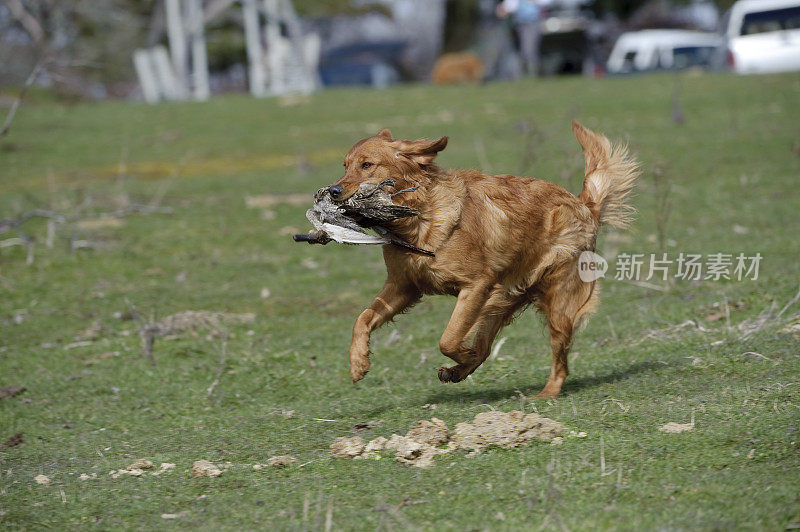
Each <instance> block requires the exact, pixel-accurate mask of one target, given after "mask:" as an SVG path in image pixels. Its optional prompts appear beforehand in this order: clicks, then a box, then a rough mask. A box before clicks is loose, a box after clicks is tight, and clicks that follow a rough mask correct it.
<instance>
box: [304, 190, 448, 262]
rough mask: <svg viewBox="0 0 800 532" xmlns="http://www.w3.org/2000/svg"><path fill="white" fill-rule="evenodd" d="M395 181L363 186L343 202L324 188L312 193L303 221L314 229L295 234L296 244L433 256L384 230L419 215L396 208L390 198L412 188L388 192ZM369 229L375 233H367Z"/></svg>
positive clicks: (406, 209)
mask: <svg viewBox="0 0 800 532" xmlns="http://www.w3.org/2000/svg"><path fill="white" fill-rule="evenodd" d="M394 185H395V181H394V179H387V180H385V181H382V182H380V183H378V184H373V183H362V184H361V186H359V187H358V190H357V191H356V192H355V193H354V194H353V195H351V196H350V197H349V198H347V199H346V200H344V201H334V200H333V198H331V195H330V192H329V191H328V189H327V188H321V189H319V190H318V191H317V193H316V194H314V206H313V207H312V208H311V209H309V210H308V211H306V218H308V221H309V222H311V225H313V226H314V231H311V232H310V233H307V234H301V235H294V240H295V242H308V243H309V244H327V243H328V242H330V241H332V240H333V241H334V242H339V243H340V244H394V245H396V246H400V247H403V248H405V249H408V250H411V251H414V252H416V253H421V254H423V255H428V256H433V253H432V252H430V251H427V250H424V249H420V248H418V247H416V246H414V245H412V244H409V243H408V242H406V241H404V240H402V239H401V238H399V237H398V236H396V235H394V234H393V233H392V232H391V231H390V230H389V229H387V228H386V227H384V226H385V225H386V224H388V223H389V222H393V221H394V220H398V219H400V218H408V217H410V216H417V215H419V211H417V210H416V209H412V208H411V207H406V206H403V205H397V204H396V203H394V202H393V201H392V197H393V196H395V195H397V194H400V193H402V192H410V191H413V189H408V190H401V191H398V192H395V193H390V192H388V190H387V189H390V188H393V187H394ZM365 229H371V230H372V231H374V232H375V233H376V234H374V235H373V234H370V233H367V232H366V231H365Z"/></svg>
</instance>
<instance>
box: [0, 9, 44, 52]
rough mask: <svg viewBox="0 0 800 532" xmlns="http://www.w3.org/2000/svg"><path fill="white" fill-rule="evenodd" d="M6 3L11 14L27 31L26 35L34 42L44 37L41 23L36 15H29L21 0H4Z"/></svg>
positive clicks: (40, 40) (38, 41)
mask: <svg viewBox="0 0 800 532" xmlns="http://www.w3.org/2000/svg"><path fill="white" fill-rule="evenodd" d="M6 5H7V6H8V9H9V10H10V11H11V15H12V16H13V17H14V19H16V20H17V21H18V22H19V23H20V24H21V25H22V27H23V28H25V31H27V32H28V35H30V36H31V39H33V40H34V42H37V43H40V42H42V40H43V39H44V30H42V25H41V24H39V21H38V20H36V17H34V16H33V15H31V14H30V13H29V12H28V10H27V9H25V6H24V5H22V2H21V0H6Z"/></svg>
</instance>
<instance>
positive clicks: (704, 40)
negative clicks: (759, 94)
mask: <svg viewBox="0 0 800 532" xmlns="http://www.w3.org/2000/svg"><path fill="white" fill-rule="evenodd" d="M721 44H722V39H721V38H720V36H719V35H718V34H716V33H710V32H702V31H688V30H642V31H631V32H628V33H623V34H622V35H620V37H619V39H617V42H616V43H615V44H614V49H613V50H611V55H610V56H609V57H608V62H607V63H606V70H607V71H608V73H609V74H629V73H632V72H643V71H652V70H684V69H687V68H693V67H695V68H708V67H709V66H710V65H711V61H712V59H713V57H714V55H715V54H716V52H717V50H718V49H719V47H720V45H721Z"/></svg>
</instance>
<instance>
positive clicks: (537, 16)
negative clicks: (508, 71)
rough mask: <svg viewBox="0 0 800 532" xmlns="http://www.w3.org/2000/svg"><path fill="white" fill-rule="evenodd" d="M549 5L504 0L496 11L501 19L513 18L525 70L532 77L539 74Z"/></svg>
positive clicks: (532, 0)
mask: <svg viewBox="0 0 800 532" xmlns="http://www.w3.org/2000/svg"><path fill="white" fill-rule="evenodd" d="M547 4H549V1H547V0H503V1H502V2H500V3H499V4H498V5H497V8H496V11H495V12H496V14H497V16H498V17H499V18H501V19H505V18H508V17H509V16H511V19H512V21H513V23H514V29H515V30H516V32H517V36H518V37H519V53H520V55H521V56H522V63H523V68H524V69H525V72H526V73H527V74H529V75H532V76H536V75H538V73H539V44H540V43H541V40H542V20H544V14H545V13H544V10H545V7H546V5H547Z"/></svg>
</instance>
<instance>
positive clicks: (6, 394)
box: [0, 386, 25, 399]
mask: <svg viewBox="0 0 800 532" xmlns="http://www.w3.org/2000/svg"><path fill="white" fill-rule="evenodd" d="M24 391H25V387H24V386H5V387H3V388H0V399H10V398H11V397H14V396H15V395H19V394H21V393H22V392H24Z"/></svg>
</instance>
